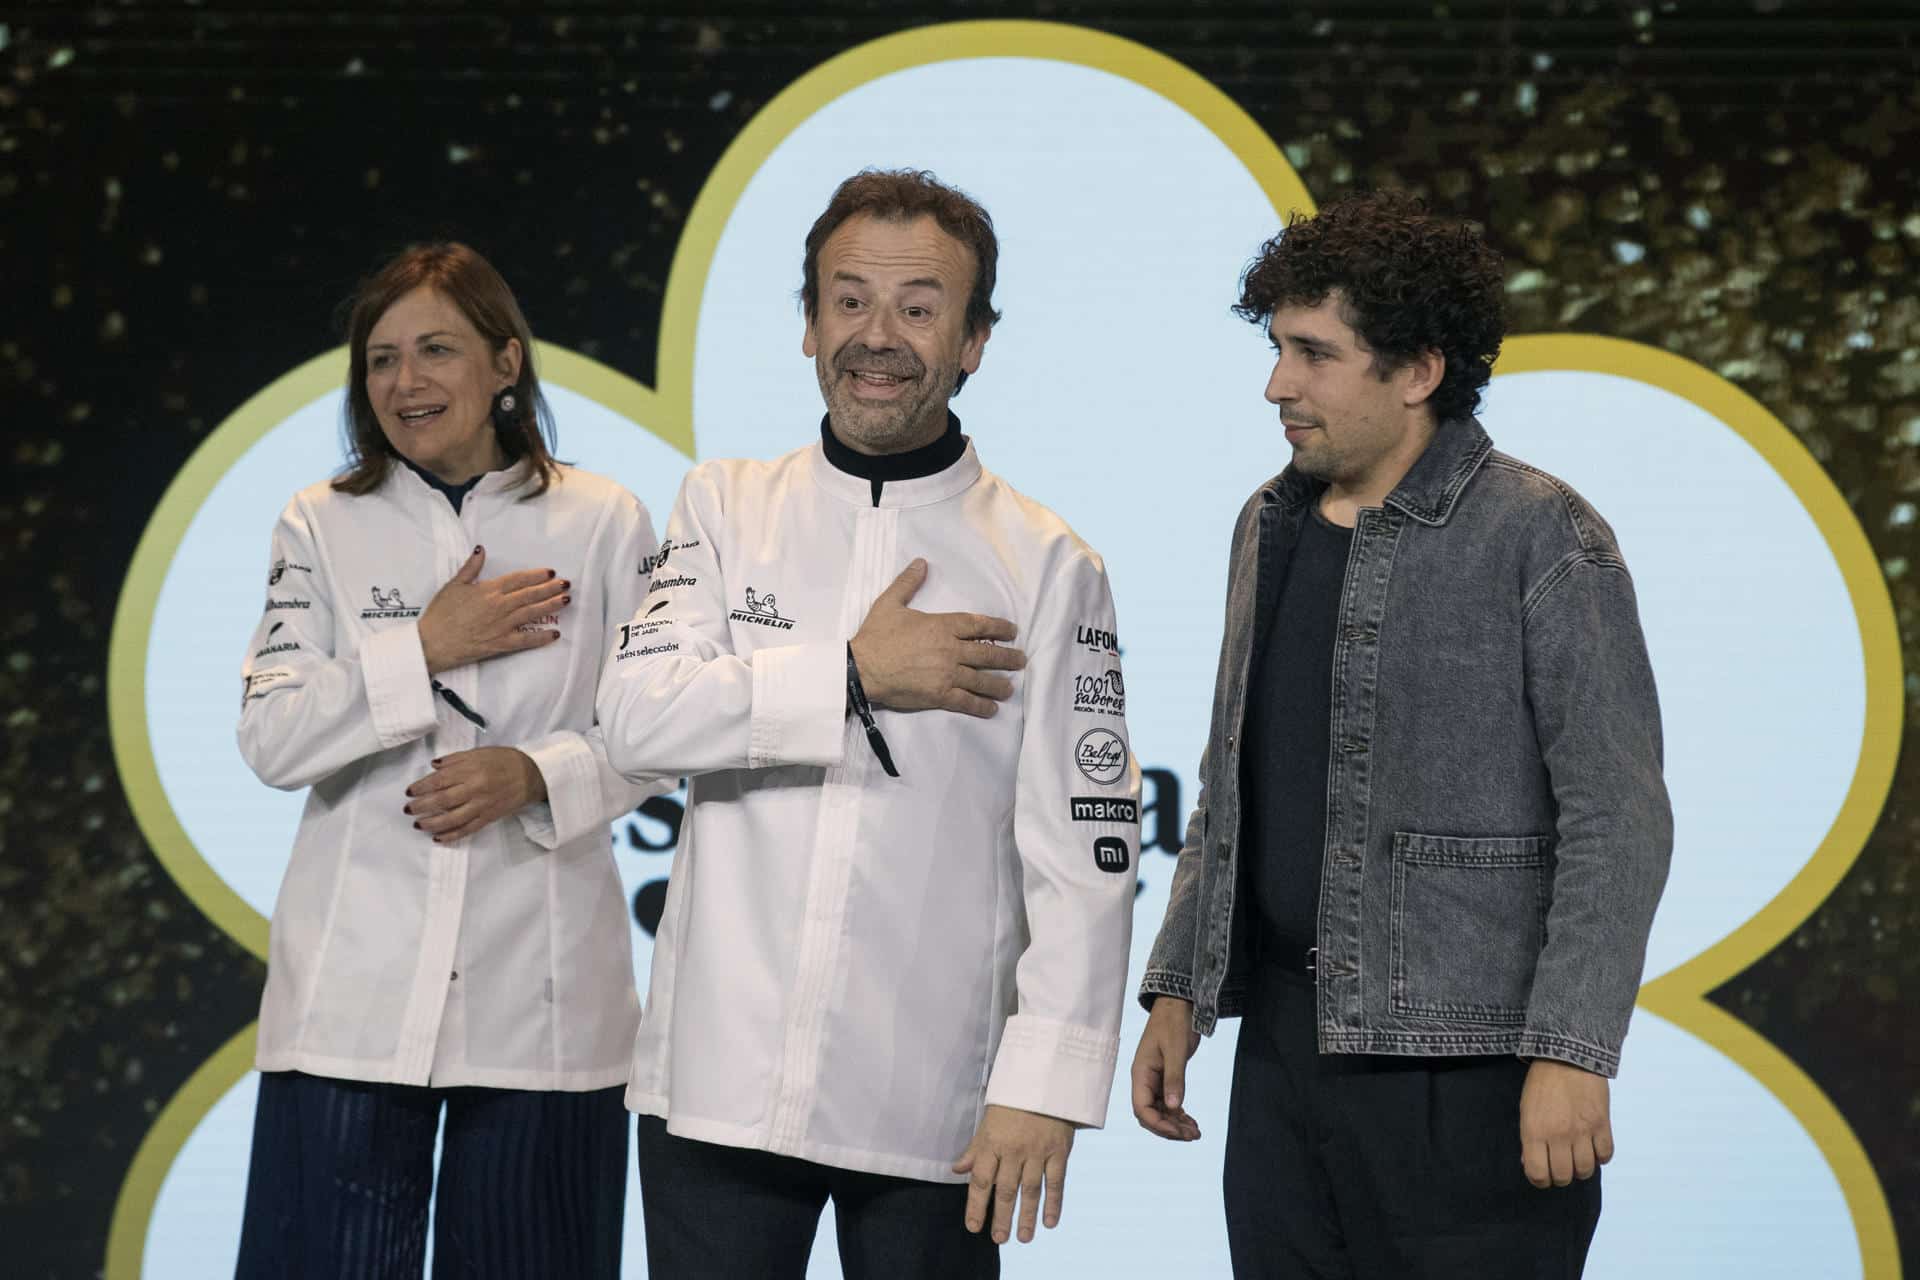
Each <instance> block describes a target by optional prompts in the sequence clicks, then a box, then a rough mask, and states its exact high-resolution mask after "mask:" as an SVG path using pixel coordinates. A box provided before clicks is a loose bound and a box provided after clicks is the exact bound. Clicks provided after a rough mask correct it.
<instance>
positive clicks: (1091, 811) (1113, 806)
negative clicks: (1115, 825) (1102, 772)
mask: <svg viewBox="0 0 1920 1280" xmlns="http://www.w3.org/2000/svg"><path fill="white" fill-rule="evenodd" d="M1067 803H1068V805H1069V806H1070V808H1071V811H1072V814H1073V820H1074V821H1075V822H1138V821H1140V806H1139V805H1138V804H1137V803H1135V802H1134V801H1132V800H1124V799H1121V798H1119V797H1117V796H1116V797H1112V798H1109V797H1107V796H1074V797H1073V798H1072V799H1070V800H1069V801H1068V802H1067Z"/></svg>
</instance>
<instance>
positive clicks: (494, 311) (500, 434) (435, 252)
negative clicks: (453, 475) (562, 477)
mask: <svg viewBox="0 0 1920 1280" xmlns="http://www.w3.org/2000/svg"><path fill="white" fill-rule="evenodd" d="M423 285H424V286H426V287H427V288H430V289H432V290H433V291H434V292H435V293H437V294H439V295H440V296H441V297H443V298H445V299H447V301H449V302H451V303H453V305H454V306H456V307H458V308H460V312H461V314H462V315H464V316H466V318H467V321H468V323H470V324H472V325H473V327H474V328H475V329H476V330H478V331H479V333H480V336H481V337H482V338H483V339H485V341H486V343H487V347H488V349H489V350H491V351H493V352H494V353H495V354H498V353H499V352H501V351H504V350H505V349H506V346H507V339H509V338H518V339H519V340H520V380H519V381H518V382H516V383H515V384H514V388H513V393H514V398H515V400H517V401H518V406H519V407H518V411H517V412H516V413H515V414H514V417H513V421H512V423H511V424H509V425H507V426H502V425H501V423H500V422H499V420H498V419H497V418H496V419H495V420H494V421H493V433H494V437H495V438H496V439H497V440H498V441H499V442H500V449H501V451H502V452H503V453H505V454H506V455H507V458H508V459H509V460H510V461H516V462H517V461H519V460H520V459H521V458H526V459H528V460H529V461H530V462H531V463H532V464H533V471H532V475H531V477H530V479H532V481H533V488H531V489H530V490H528V491H527V493H526V494H525V495H523V496H525V497H533V496H534V495H535V494H541V493H545V492H546V491H547V486H548V485H549V484H551V483H553V481H554V480H556V479H557V478H559V474H560V473H559V468H558V464H556V463H555V462H554V460H553V413H552V411H551V410H549V409H548V408H547V400H546V397H545V396H543V395H541V394H540V379H539V377H538V376H537V375H536V374H535V373H534V370H533V333H532V332H531V331H530V330H529V329H528V328H527V318H526V317H525V316H523V315H521V314H520V304H519V303H517V302H515V301H514V300H513V291H512V290H511V289H509V288H507V282H506V281H505V280H503V279H501V278H500V273H499V272H498V271H495V270H494V269H493V264H492V263H490V262H488V261H487V260H486V259H485V258H483V257H481V256H480V255H479V254H478V253H476V252H474V251H473V250H472V249H469V248H468V247H467V246H466V245H464V244H458V243H454V242H450V241H449V242H443V243H438V244H417V245H413V246H411V247H409V248H407V249H406V250H404V251H403V252H402V253H401V254H400V255H399V256H398V257H396V258H394V259H393V260H392V261H391V262H389V263H387V264H386V265H385V266H383V267H381V268H380V269H379V270H378V271H376V272H374V273H373V274H372V275H371V276H369V277H367V278H366V279H365V280H364V281H362V282H361V284H360V287H359V288H358V289H356V290H355V291H354V294H353V297H352V298H351V299H349V300H348V302H347V305H346V309H347V352H348V360H349V365H348V373H347V405H346V411H345V413H344V415H343V423H342V425H343V427H344V428H345V432H346V447H347V465H346V467H345V469H344V470H342V471H341V473H340V474H339V475H338V476H336V477H335V478H334V481H333V487H334V488H335V489H338V490H339V491H340V492H342V493H351V494H363V493H371V492H372V491H373V490H375V489H377V488H379V487H380V483H381V481H383V480H385V479H386V478H387V471H388V469H389V468H390V467H392V466H393V460H394V458H395V457H396V456H398V455H396V454H395V453H394V451H393V446H392V445H391V444H389V443H387V436H386V433H385V432H384V431H382V430H380V420H379V418H378V417H376V416H375V414H374V411H373V401H371V400H370V399H368V398H367V340H368V337H369V335H371V334H372V332H373V326H374V325H376V324H378V323H379V322H380V317H381V316H383V315H385V314H386V312H387V308H388V307H391V306H392V305H393V304H394V303H396V302H398V301H399V300H400V299H401V298H403V297H405V296H406V295H407V294H409V293H412V292H413V291H414V290H415V289H418V288H420V287H421V286H423Z"/></svg>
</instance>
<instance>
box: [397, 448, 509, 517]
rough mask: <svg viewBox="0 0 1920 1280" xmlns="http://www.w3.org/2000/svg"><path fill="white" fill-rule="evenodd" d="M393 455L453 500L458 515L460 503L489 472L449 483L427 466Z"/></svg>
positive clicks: (449, 500) (448, 499) (435, 489)
mask: <svg viewBox="0 0 1920 1280" xmlns="http://www.w3.org/2000/svg"><path fill="white" fill-rule="evenodd" d="M393 456H394V457H396V458H399V459H400V461H402V462H404V463H406V464H407V466H408V467H409V468H410V469H411V470H412V471H413V474H415V475H417V476H419V477H420V478H421V479H422V480H425V481H426V482H427V483H428V484H429V485H431V486H432V487H433V489H434V491H435V492H437V493H439V494H440V495H441V496H442V497H444V498H445V499H446V500H447V501H448V502H451V503H452V504H453V510H454V514H456V515H458V514H459V512H460V504H461V503H462V502H465V501H466V498H467V495H468V494H469V493H472V492H473V486H475V485H477V484H479V483H480V481H481V479H482V477H484V476H485V475H486V474H487V473H486V472H484V471H482V472H481V473H480V474H479V475H477V476H474V477H473V478H472V479H471V480H465V481H462V482H461V483H459V484H448V483H447V482H446V481H445V480H442V479H441V478H440V477H439V476H436V475H435V474H433V472H431V471H429V470H427V469H426V468H425V467H422V466H416V465H415V464H414V461H413V459H411V458H408V457H406V456H404V455H402V454H398V453H396V454H394V455H393Z"/></svg>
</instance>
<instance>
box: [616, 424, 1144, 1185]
mask: <svg viewBox="0 0 1920 1280" xmlns="http://www.w3.org/2000/svg"><path fill="white" fill-rule="evenodd" d="M916 556H919V557H925V558H926V560H927V562H928V564H929V566H930V572H929V575H928V578H927V581H926V584H925V585H924V586H923V587H922V588H921V589H920V592H919V594H918V595H917V596H916V597H915V598H914V600H913V601H912V607H913V608H915V609H920V610H925V611H928V612H946V611H950V610H965V611H970V612H976V613H984V614H994V615H998V616H1000V617H1003V618H1007V619H1010V620H1012V621H1013V622H1014V623H1015V624H1016V625H1017V626H1018V628H1019V635H1018V639H1017V640H1016V641H1015V642H1014V643H1016V644H1017V645H1019V646H1020V647H1021V648H1023V649H1024V650H1025V651H1026V654H1027V657H1028V666H1027V668H1026V670H1025V671H1024V672H1022V673H1017V674H1014V675H1013V680H1014V684H1015V693H1014V696H1013V697H1012V698H1011V699H1009V700H1008V701H1007V702H1005V703H1002V704H1001V705H1000V708H999V711H998V714H996V715H995V716H993V717H992V718H991V719H978V718H974V717H971V716H964V715H958V714H954V713H951V712H945V711H922V712H897V711H889V710H883V709H876V710H875V712H874V714H875V718H876V720H877V722H878V724H879V727H880V729H881V731H882V732H883V733H884V734H885V736H886V741H887V743H888V745H889V746H890V748H891V750H892V756H893V760H894V762H895V764H896V765H897V767H898V768H899V771H900V776H899V777H898V778H890V777H888V776H887V775H886V773H885V772H883V770H882V768H881V766H880V764H879V762H878V760H877V759H876V758H875V756H874V753H873V751H872V750H871V749H870V748H869V746H868V743H867V741H866V738H865V735H864V734H863V732H862V730H861V726H860V723H859V721H858V720H857V719H855V718H854V717H852V716H851V715H848V714H847V713H846V702H847V695H846V688H847V680H846V641H847V639H848V637H850V636H852V635H853V634H854V632H855V631H857V630H858V629H859V626H860V623H861V621H862V620H863V619H864V618H865V617H866V614H867V611H868V609H869V608H870V607H871V605H872V604H873V601H874V598H875V597H876V596H878V595H879V594H880V592H881V591H882V590H883V589H884V588H885V587H886V586H887V585H888V584H889V583H891V582H892V581H893V579H894V578H895V577H896V576H897V575H898V574H899V573H900V572H901V570H903V569H905V568H906V566H907V564H908V563H909V562H910V561H912V560H913V559H914V558H915V557H916ZM660 559H661V561H662V563H661V565H660V567H659V568H658V569H657V570H656V571H655V574H654V578H653V581H652V583H651V584H650V591H649V593H648V595H647V599H646V602H645V603H644V604H643V605H642V606H641V608H640V610H639V612H638V613H637V614H636V615H635V616H634V618H633V620H632V622H631V623H629V624H628V626H627V627H625V628H624V629H623V630H622V633H621V634H620V635H617V636H615V637H614V639H615V641H616V646H617V647H616V648H615V650H614V652H613V653H612V655H611V656H610V657H609V659H608V670H607V671H606V673H605V674H603V675H602V676H601V680H600V701H599V708H600V722H601V724H602V725H603V726H605V728H606V731H607V758H608V759H609V760H610V761H611V762H612V764H613V766H614V768H616V769H618V770H620V771H621V772H622V773H627V774H629V775H638V774H639V773H641V772H642V771H665V772H673V773H681V774H687V775H692V776H693V781H692V785H691V789H690V792H689V797H688V804H687V813H686V819H685V821H684V823H683V825H682V826H681V829H680V845H679V850H678V853H677V855H676V861H675V863H674V867H673V874H672V877H671V879H670V880H669V882H668V888H667V898H666V904H665V907H664V911H663V914H662V916H661V920H660V929H659V933H658V935H657V937H656V939H655V943H654V954H653V975H652V981H651V985H650V988H649V992H648V998H647V1004H646V1012H645V1014H644V1016H643V1018H642V1020H641V1024H640V1031H639V1034H638V1036H637V1037H636V1038H635V1042H634V1053H633V1070H632V1076H631V1079H630V1081H629V1083H628V1087H627V1106H628V1107H629V1108H630V1109H632V1110H635V1111H638V1112H641V1113H643V1114H650V1115H660V1116H664V1117H666V1120H667V1128H668V1130H669V1131H670V1132H672V1133H675V1134H679V1135H682V1136H685V1137H689V1138H693V1139H698V1140H703V1141H708V1142H715V1143H721V1144H725V1145H730V1146H740V1147H754V1148H762V1149H765V1150H769V1151H774V1152H779V1153H782V1154H785V1155H791V1156H798V1157H802V1158H804V1159H808V1160H812V1161H816V1162H818V1163H821V1164H827V1165H834V1166H838V1167H841V1168H847V1169H859V1170H865V1171H869V1172H873V1173H882V1174H892V1175H896V1176H904V1177H911V1178H919V1179H924V1180H929V1181H941V1182H952V1181H963V1180H964V1178H962V1177H960V1176H958V1175H955V1174H954V1173H953V1172H952V1169H951V1165H952V1162H953V1161H954V1160H955V1159H957V1158H958V1157H959V1156H960V1154H961V1153H962V1151H964V1150H965V1149H966V1146H967V1144H968V1142H969V1141H970V1140H971V1139H972V1136H973V1133H974V1130H975V1128H976V1127H977V1125H978V1123H979V1120H980V1115H981V1109H982V1107H983V1105H984V1104H986V1103H993V1104H995V1105H1000V1106H1008V1107H1019V1108H1022V1109H1025V1110H1028V1111H1036V1112H1041V1113H1044V1114H1046V1115H1050V1116H1056V1117H1059V1118H1061V1119H1065V1120H1069V1121H1072V1122H1073V1123H1075V1124H1079V1125H1091V1126H1098V1125H1100V1124H1102V1123H1103V1122H1104V1121H1105V1118H1106V1110H1107V1095H1108V1092H1109V1089H1110V1088H1111V1085H1112V1080H1113V1070H1114V1062H1115V1058H1116V1054H1117V1052H1118V1048H1119V1029H1120V1009H1121V1002H1122V1000H1123V999H1124V994H1125V981H1126V970H1127V955H1128V941H1129V936H1130V933H1131V928H1132V918H1133V898H1134V888H1135V882H1136V872H1135V869H1134V857H1135V852H1136V849H1137V845H1138V805H1139V796H1140V784H1139V770H1138V768H1137V766H1136V765H1135V763H1134V761H1133V758H1132V754H1131V752H1130V751H1129V750H1128V747H1127V737H1126V717H1125V691H1124V685H1123V682H1122V679H1121V675H1120V660H1119V655H1118V644H1117V641H1116V639H1115V637H1116V634H1117V629H1116V626H1115V623H1114V615H1113V601H1112V596H1111V593H1110V592H1109V591H1108V588H1107V580H1106V571H1105V568H1104V566H1103V565H1102V564H1101V561H1100V558H1099V557H1098V556H1097V555H1095V554H1094V552H1093V551H1092V550H1091V549H1090V548H1089V547H1088V546H1087V545H1086V544H1085V543H1083V542H1081V541H1080V540H1079V539H1078V538H1077V537H1075V536H1074V534H1073V531H1072V530H1070V529H1069V528H1068V527H1067V526H1066V524H1065V523H1063V522H1062V521H1061V520H1060V519H1059V517H1057V516H1055V515H1054V514H1053V513H1052V512H1050V511H1048V510H1047V509H1046V508H1044V507H1041V506H1040V505H1038V504H1037V503H1034V502H1032V501H1030V500H1029V499H1027V498H1025V497H1023V496H1022V495H1021V494H1019V493H1016V492H1015V491H1014V490H1013V489H1012V488H1010V487H1009V486H1008V485H1007V484H1006V483H1005V482H1004V481H1002V480H1000V479H999V478H998V477H996V476H994V475H992V474H991V473H989V472H987V471H985V470H983V469H982V467H981V466H980V462H979V459H978V458H977V457H976V456H975V454H974V450H973V447H972V446H971V445H968V446H967V448H966V450H965V452H964V453H963V454H962V455H961V457H960V459H959V460H958V461H957V462H955V463H954V464H953V465H951V466H949V467H948V468H946V469H945V470H943V471H940V472H937V473H936V474H933V475H930V476H926V477H923V478H919V479H912V480H899V481H889V482H887V483H886V484H885V485H884V487H883V488H882V490H881V492H880V494H879V496H878V499H877V501H876V499H875V497H874V494H873V490H872V487H871V485H870V484H869V482H868V481H867V480H864V479H861V478H859V477H856V476H853V475H849V474H847V473H846V472H844V471H841V470H838V469H837V468H835V467H834V466H833V465H832V464H831V463H829V462H828V461H827V458H826V456H825V454H824V453H823V451H822V449H821V446H820V445H819V444H814V445H811V446H809V447H807V448H803V449H799V450H796V451H795V452H793V453H790V454H787V455H786V456H785V457H782V458H779V459H777V460H775V461H773V462H752V461H717V462H708V463H704V464H702V465H700V466H698V467H696V468H695V469H694V470H693V471H691V472H690V473H689V474H688V475H687V478H686V480H685V482H684V484H683V485H682V487H681V490H680V496H679V499H678V501H677V502H676V504H675V507H674V511H673V515H672V518H671V519H670V520H669V522H668V526H667V538H666V541H665V542H663V543H662V544H661V551H660Z"/></svg>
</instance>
